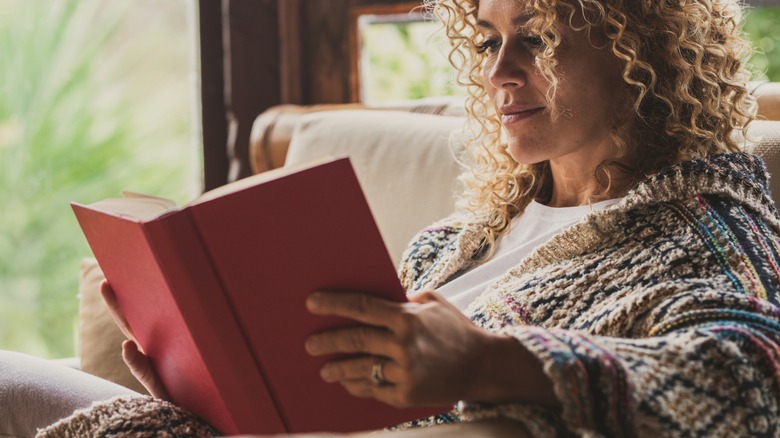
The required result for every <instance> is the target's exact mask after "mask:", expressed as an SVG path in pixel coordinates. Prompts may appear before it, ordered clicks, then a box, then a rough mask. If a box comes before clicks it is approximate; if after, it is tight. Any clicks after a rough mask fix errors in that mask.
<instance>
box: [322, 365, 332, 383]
mask: <svg viewBox="0 0 780 438" xmlns="http://www.w3.org/2000/svg"><path fill="white" fill-rule="evenodd" d="M320 377H321V378H322V380H324V381H326V382H328V383H331V382H332V379H331V375H330V371H328V367H327V366H324V367H322V368H320Z"/></svg>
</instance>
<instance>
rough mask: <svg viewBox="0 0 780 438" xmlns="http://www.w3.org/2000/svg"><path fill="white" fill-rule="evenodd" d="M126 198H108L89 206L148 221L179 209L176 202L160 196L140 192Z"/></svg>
mask: <svg viewBox="0 0 780 438" xmlns="http://www.w3.org/2000/svg"><path fill="white" fill-rule="evenodd" d="M125 195H126V196H127V195H130V197H126V198H108V199H104V200H102V201H98V202H95V203H92V204H89V207H90V208H92V209H95V210H100V211H103V212H106V213H111V214H114V215H118V216H124V217H129V218H134V219H138V220H141V221H148V220H151V219H155V218H158V217H160V216H162V215H164V214H166V213H168V212H171V211H175V210H177V208H176V203H175V202H173V201H171V200H169V199H165V198H160V197H158V196H147V195H141V194H138V193H132V194H128V193H125Z"/></svg>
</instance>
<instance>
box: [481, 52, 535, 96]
mask: <svg viewBox="0 0 780 438" xmlns="http://www.w3.org/2000/svg"><path fill="white" fill-rule="evenodd" d="M522 52H523V51H522V50H515V49H514V48H513V47H511V46H510V45H509V44H504V45H502V46H501V48H500V49H499V51H498V52H497V53H496V56H495V58H494V59H493V62H492V63H489V64H488V66H487V79H488V81H489V82H490V85H491V86H493V87H495V88H503V89H509V88H517V87H523V86H525V85H526V83H527V82H528V68H529V67H528V66H529V65H531V64H530V63H529V62H528V60H527V59H526V58H529V54H528V53H522ZM531 59H533V57H532V56H531ZM531 62H533V61H531Z"/></svg>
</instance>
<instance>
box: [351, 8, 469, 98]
mask: <svg viewBox="0 0 780 438" xmlns="http://www.w3.org/2000/svg"><path fill="white" fill-rule="evenodd" d="M440 28H441V25H440V24H438V23H435V22H432V21H425V20H423V18H422V17H421V16H420V17H419V18H418V19H410V15H409V14H400V15H385V16H376V15H364V16H361V17H360V18H359V20H358V29H359V33H360V39H361V42H362V47H361V53H360V82H361V87H362V89H361V94H362V100H363V102H365V103H368V104H375V103H388V102H393V101H402V100H407V99H417V98H421V97H429V96H449V95H453V94H464V91H463V90H462V89H460V88H458V87H456V86H455V85H454V73H453V69H452V66H451V65H450V63H449V61H448V60H447V50H448V47H449V45H448V44H447V42H446V41H445V39H444V36H443V33H442V31H441V29H440Z"/></svg>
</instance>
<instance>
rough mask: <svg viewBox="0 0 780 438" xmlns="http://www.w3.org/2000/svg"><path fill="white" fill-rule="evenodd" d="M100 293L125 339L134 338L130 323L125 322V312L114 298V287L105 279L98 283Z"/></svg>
mask: <svg viewBox="0 0 780 438" xmlns="http://www.w3.org/2000/svg"><path fill="white" fill-rule="evenodd" d="M100 295H102V296H103V301H105V302H106V305H107V306H108V310H109V312H110V313H111V317H112V318H114V322H115V323H116V325H117V326H118V327H119V330H121V331H122V333H123V334H124V335H125V337H126V338H127V339H132V340H135V336H134V335H133V331H132V329H131V328H130V324H128V323H127V318H125V314H124V313H123V312H122V310H121V309H120V308H119V301H118V300H117V299H116V294H114V289H112V288H111V285H109V284H108V281H106V280H103V282H102V283H100Z"/></svg>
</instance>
